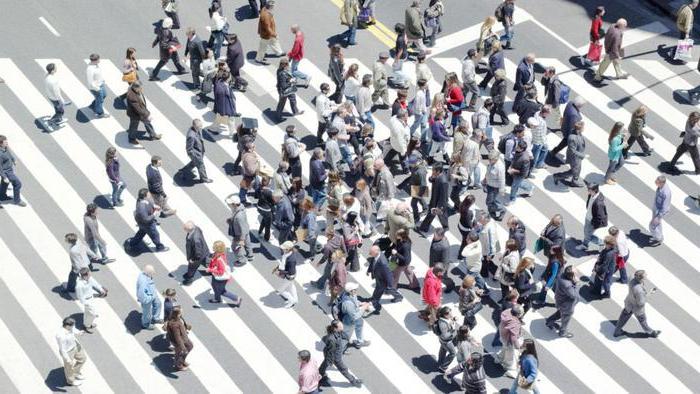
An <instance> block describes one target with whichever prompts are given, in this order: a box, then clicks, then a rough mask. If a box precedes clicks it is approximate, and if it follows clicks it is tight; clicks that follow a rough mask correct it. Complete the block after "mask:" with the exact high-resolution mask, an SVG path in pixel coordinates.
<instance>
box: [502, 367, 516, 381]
mask: <svg viewBox="0 0 700 394" xmlns="http://www.w3.org/2000/svg"><path fill="white" fill-rule="evenodd" d="M505 375H506V376H507V377H509V378H511V379H515V378H517V377H518V372H516V371H513V370H510V369H509V370H507V371H506V373H505Z"/></svg>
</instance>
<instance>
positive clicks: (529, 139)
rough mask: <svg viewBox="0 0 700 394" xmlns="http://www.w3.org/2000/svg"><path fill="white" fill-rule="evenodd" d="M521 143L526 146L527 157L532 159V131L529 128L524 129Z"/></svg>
mask: <svg viewBox="0 0 700 394" xmlns="http://www.w3.org/2000/svg"><path fill="white" fill-rule="evenodd" d="M523 141H525V143H526V144H527V155H528V157H529V158H531V159H532V158H533V156H532V130H530V128H529V127H526V128H525V131H524V132H523Z"/></svg>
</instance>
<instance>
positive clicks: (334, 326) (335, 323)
mask: <svg viewBox="0 0 700 394" xmlns="http://www.w3.org/2000/svg"><path fill="white" fill-rule="evenodd" d="M340 331H343V322H341V321H340V320H337V319H333V320H331V324H329V325H328V326H326V333H327V334H333V333H334V332H340Z"/></svg>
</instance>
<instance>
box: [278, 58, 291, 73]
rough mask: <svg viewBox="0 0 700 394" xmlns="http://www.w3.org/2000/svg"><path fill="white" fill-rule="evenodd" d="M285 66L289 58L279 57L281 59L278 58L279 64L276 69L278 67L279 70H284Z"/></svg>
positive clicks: (287, 65) (287, 64)
mask: <svg viewBox="0 0 700 394" xmlns="http://www.w3.org/2000/svg"><path fill="white" fill-rule="evenodd" d="M287 67H289V59H287V58H286V57H283V58H281V59H280V65H279V67H278V69H279V70H284V69H286V68H287Z"/></svg>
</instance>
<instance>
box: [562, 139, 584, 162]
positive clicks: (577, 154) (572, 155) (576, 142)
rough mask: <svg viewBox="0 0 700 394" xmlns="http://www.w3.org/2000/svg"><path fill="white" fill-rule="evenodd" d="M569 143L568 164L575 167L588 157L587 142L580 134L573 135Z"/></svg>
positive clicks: (567, 147)
mask: <svg viewBox="0 0 700 394" xmlns="http://www.w3.org/2000/svg"><path fill="white" fill-rule="evenodd" d="M567 141H568V142H567V145H566V163H567V164H569V165H571V166H572V167H575V166H577V165H579V163H581V162H582V161H583V159H584V158H585V157H586V140H585V139H584V138H583V136H582V135H581V134H579V133H571V134H570V135H569V137H568V138H567Z"/></svg>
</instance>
